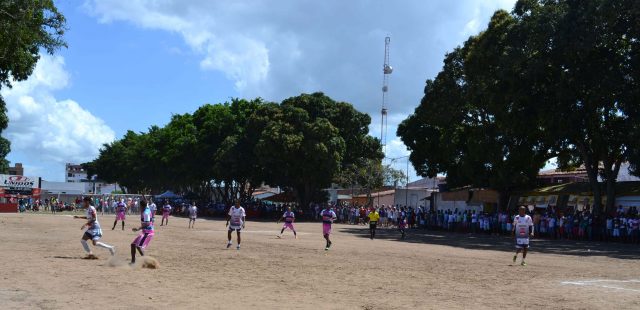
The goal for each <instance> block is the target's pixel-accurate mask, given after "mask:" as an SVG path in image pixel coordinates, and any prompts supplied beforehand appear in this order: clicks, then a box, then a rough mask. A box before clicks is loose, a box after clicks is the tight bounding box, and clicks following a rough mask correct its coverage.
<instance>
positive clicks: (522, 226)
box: [513, 207, 534, 266]
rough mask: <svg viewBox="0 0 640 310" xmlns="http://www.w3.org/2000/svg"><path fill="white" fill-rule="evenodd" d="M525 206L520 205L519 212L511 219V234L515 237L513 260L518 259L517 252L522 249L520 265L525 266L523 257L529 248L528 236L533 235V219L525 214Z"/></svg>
mask: <svg viewBox="0 0 640 310" xmlns="http://www.w3.org/2000/svg"><path fill="white" fill-rule="evenodd" d="M525 210H526V209H525V207H520V209H519V210H518V212H519V214H518V215H516V216H515V218H514V219H513V234H514V236H515V237H516V255H514V256H513V262H514V263H515V262H516V260H517V259H518V253H520V251H522V263H521V265H522V266H526V265H527V263H525V261H524V260H525V258H527V249H528V248H529V236H531V237H533V233H534V232H533V220H532V219H531V217H530V216H528V215H526V214H525Z"/></svg>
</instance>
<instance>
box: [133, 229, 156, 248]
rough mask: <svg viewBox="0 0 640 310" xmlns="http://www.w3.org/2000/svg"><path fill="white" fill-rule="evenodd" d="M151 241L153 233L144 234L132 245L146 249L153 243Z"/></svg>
mask: <svg viewBox="0 0 640 310" xmlns="http://www.w3.org/2000/svg"><path fill="white" fill-rule="evenodd" d="M151 239H153V233H146V232H142V233H140V234H139V235H138V236H137V237H136V238H135V239H134V240H133V242H131V244H133V245H135V246H137V247H140V248H143V249H146V248H147V246H148V245H149V242H151Z"/></svg>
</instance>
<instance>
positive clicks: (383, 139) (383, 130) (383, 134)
mask: <svg viewBox="0 0 640 310" xmlns="http://www.w3.org/2000/svg"><path fill="white" fill-rule="evenodd" d="M390 43H391V38H390V37H386V38H384V67H383V69H382V72H383V75H382V110H381V111H380V113H381V114H382V118H381V124H380V143H381V144H382V152H383V153H385V151H386V146H387V92H388V91H389V75H390V74H391V73H392V72H393V68H392V67H391V66H390V65H389V44H390Z"/></svg>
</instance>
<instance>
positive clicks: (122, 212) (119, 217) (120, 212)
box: [111, 198, 128, 230]
mask: <svg viewBox="0 0 640 310" xmlns="http://www.w3.org/2000/svg"><path fill="white" fill-rule="evenodd" d="M127 209H128V208H127V205H126V204H125V203H124V198H123V199H122V200H120V202H119V203H118V205H117V206H116V220H115V221H113V227H112V228H111V230H114V229H116V224H118V221H122V230H124V220H125V219H126V213H127Z"/></svg>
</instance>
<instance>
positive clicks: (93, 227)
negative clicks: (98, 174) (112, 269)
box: [74, 197, 116, 258]
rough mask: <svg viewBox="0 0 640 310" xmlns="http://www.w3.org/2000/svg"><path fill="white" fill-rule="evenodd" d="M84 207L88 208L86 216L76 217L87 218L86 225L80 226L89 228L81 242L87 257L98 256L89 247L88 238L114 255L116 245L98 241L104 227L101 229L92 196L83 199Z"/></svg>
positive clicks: (76, 216) (79, 217) (78, 217)
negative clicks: (92, 203)
mask: <svg viewBox="0 0 640 310" xmlns="http://www.w3.org/2000/svg"><path fill="white" fill-rule="evenodd" d="M82 207H84V208H85V209H86V210H87V213H86V215H85V216H78V215H75V216H74V218H77V219H86V220H87V222H86V223H85V224H84V225H82V228H80V229H85V227H86V228H87V230H86V231H85V232H84V235H82V240H80V242H81V243H82V247H83V248H84V251H85V252H87V258H96V256H95V255H93V252H91V248H89V244H87V240H91V242H92V243H93V245H94V246H99V247H101V248H105V249H107V250H109V253H111V255H112V256H113V255H115V254H116V248H115V247H114V246H111V245H108V244H106V243H102V242H99V241H98V240H100V238H101V237H102V229H100V223H98V214H97V213H96V208H94V207H93V206H92V205H91V198H90V197H84V199H83V200H82Z"/></svg>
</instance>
